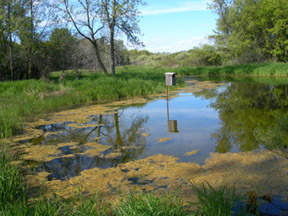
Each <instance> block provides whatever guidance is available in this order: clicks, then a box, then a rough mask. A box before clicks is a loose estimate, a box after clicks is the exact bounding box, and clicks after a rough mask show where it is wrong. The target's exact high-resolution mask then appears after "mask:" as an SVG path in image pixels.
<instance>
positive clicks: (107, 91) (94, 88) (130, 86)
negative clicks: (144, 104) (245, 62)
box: [0, 72, 184, 137]
mask: <svg viewBox="0 0 288 216" xmlns="http://www.w3.org/2000/svg"><path fill="white" fill-rule="evenodd" d="M58 75H59V74H58ZM58 75H57V73H54V74H52V78H51V80H50V81H48V82H44V81H41V80H24V81H16V82H2V83H0V100H1V103H0V132H1V133H2V134H3V135H4V136H5V137H8V136H11V135H13V134H15V132H17V129H19V128H20V127H21V125H22V124H23V123H25V121H27V120H30V117H35V115H39V114H47V113H49V112H51V111H57V110H60V109H65V108H68V107H72V106H74V105H81V104H86V103H92V102H106V101H113V100H120V99H127V98H135V97H144V96H148V95H150V94H155V93H160V92H165V77H164V74H162V73H156V74H154V73H150V74H145V73H137V74H133V73H127V72H126V73H120V74H118V75H117V76H116V77H112V76H105V75H103V74H89V73H87V74H83V76H82V78H81V79H80V80H75V79H74V78H73V77H74V75H73V73H70V74H68V75H67V76H66V77H65V79H64V80H63V82H60V81H59V79H58V78H59V77H58ZM183 85H184V84H183V81H181V80H179V81H178V87H179V86H183Z"/></svg>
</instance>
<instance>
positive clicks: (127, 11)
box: [101, 0, 145, 75]
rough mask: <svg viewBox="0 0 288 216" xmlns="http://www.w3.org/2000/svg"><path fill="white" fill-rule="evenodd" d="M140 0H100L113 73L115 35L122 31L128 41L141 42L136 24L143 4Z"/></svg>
mask: <svg viewBox="0 0 288 216" xmlns="http://www.w3.org/2000/svg"><path fill="white" fill-rule="evenodd" d="M144 4H145V3H144V2H143V1H142V0H101V15H102V22H103V23H104V25H105V26H106V27H108V29H109V42H110V55H111V61H112V64H111V71H112V74H113V75H115V66H116V65H115V35H116V33H117V32H122V33H124V34H125V35H126V36H127V39H128V41H129V42H131V43H133V44H137V45H139V44H141V43H140V41H139V38H138V37H137V35H138V34H140V29H139V26H138V22H139V20H138V15H139V10H138V6H139V5H144Z"/></svg>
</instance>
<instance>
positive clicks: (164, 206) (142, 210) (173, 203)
mask: <svg viewBox="0 0 288 216" xmlns="http://www.w3.org/2000/svg"><path fill="white" fill-rule="evenodd" d="M114 214H115V215H116V216H126V215H131V216H134V215H135V216H137V215H143V216H166V215H169V216H182V215H183V216H184V215H192V213H191V212H190V213H189V212H187V210H186V209H185V208H184V207H183V203H182V202H181V200H180V199H179V198H177V194H162V195H158V196H157V195H156V194H154V193H151V194H149V193H144V194H143V193H136V194H130V195H129V196H128V197H127V198H124V199H122V200H121V201H120V204H119V205H117V206H115V207H114Z"/></svg>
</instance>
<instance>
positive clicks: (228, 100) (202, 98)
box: [22, 78, 288, 180]
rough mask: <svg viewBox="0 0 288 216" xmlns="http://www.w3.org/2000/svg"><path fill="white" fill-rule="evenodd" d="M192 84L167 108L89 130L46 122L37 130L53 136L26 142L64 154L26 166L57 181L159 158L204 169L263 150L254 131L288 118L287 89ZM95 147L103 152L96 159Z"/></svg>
mask: <svg viewBox="0 0 288 216" xmlns="http://www.w3.org/2000/svg"><path fill="white" fill-rule="evenodd" d="M187 80H189V83H190V84H189V85H190V87H188V88H186V89H183V90H180V91H179V92H177V93H171V95H170V98H169V99H168V100H167V99H166V98H165V97H156V98H153V100H151V101H149V100H148V102H145V103H140V104H134V105H130V106H129V105H125V106H120V107H119V106H113V105H109V104H108V106H110V108H109V109H110V110H109V111H108V112H104V113H103V112H101V113H100V114H97V112H96V114H92V115H90V114H87V116H86V120H85V119H84V120H82V122H81V121H80V122H79V121H77V120H74V119H73V117H72V118H70V120H69V121H66V122H65V121H64V122H60V123H59V122H58V123H57V122H56V123H53V121H50V122H49V120H50V119H46V120H47V121H48V122H49V123H44V124H43V125H41V123H40V125H37V129H41V130H43V131H44V133H45V134H46V135H45V134H44V135H41V136H39V137H36V138H33V139H29V140H22V142H24V143H25V142H28V143H29V144H30V145H31V146H32V148H35V146H41V147H43V146H49V147H50V146H53V145H54V146H55V145H58V144H59V143H64V145H62V146H60V147H59V146H58V148H57V152H56V153H55V152H52V153H51V152H50V153H49V152H48V153H47V154H48V155H51V154H52V155H53V154H56V155H55V157H52V158H51V160H50V159H48V160H44V161H41V159H40V160H36V161H34V160H33V156H32V158H29V160H28V159H27V163H34V164H35V163H36V164H38V165H37V167H38V168H37V170H38V171H43V170H45V171H47V172H49V173H51V175H50V176H49V179H50V180H51V179H61V180H63V179H67V178H70V177H73V176H77V175H79V174H80V173H81V171H83V170H85V169H91V168H94V167H99V168H109V167H115V166H117V165H118V164H120V163H125V162H128V161H132V160H137V159H142V158H146V157H148V156H152V155H156V154H164V155H173V156H176V157H178V158H179V162H196V163H199V164H204V162H205V160H206V159H207V158H208V157H209V156H210V153H212V152H219V153H226V152H242V151H258V150H259V149H264V148H265V147H264V146H263V145H262V143H261V142H259V141H258V140H257V138H256V137H255V130H257V129H259V128H261V129H262V130H267V129H268V128H269V127H271V126H273V125H275V121H276V120H275V119H276V118H277V117H279V116H282V115H284V114H285V112H286V111H287V109H286V108H287V107H288V98H287V96H288V94H287V93H288V86H286V85H271V84H259V83H257V82H255V81H251V80H250V81H247V80H246V81H245V80H244V81H241V82H235V81H232V82H231V81H229V82H228V81H221V82H215V83H213V82H208V83H207V82H206V87H204V88H203V89H201V88H200V89H199V88H198V89H197V90H195V86H197V85H199V83H201V82H197V81H196V79H191V78H189V79H187ZM204 83H205V82H204ZM204 86H205V85H204ZM191 89H192V90H191ZM88 109H89V108H88ZM56 116H57V114H56ZM59 116H61V114H59ZM74 117H75V118H77V113H75V114H74ZM52 120H53V118H52ZM65 143H66V144H65ZM87 143H89V145H86V144H87ZM97 143H98V144H99V143H101V144H102V145H100V146H97ZM93 145H94V146H93ZM103 145H104V146H103ZM94 147H95V148H96V149H97V148H98V150H97V151H96V152H94V153H93V151H92V152H91V149H93V148H94ZM95 148H94V149H95ZM35 151H36V152H39V151H42V150H41V149H38V150H37V148H36V149H34V150H33V151H32V153H33V152H35ZM86 153H87V154H86Z"/></svg>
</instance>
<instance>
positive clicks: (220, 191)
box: [191, 182, 246, 216]
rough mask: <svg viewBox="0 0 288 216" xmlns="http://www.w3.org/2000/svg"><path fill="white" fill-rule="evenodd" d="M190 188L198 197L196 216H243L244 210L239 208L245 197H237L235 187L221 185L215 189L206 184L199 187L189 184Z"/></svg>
mask: <svg viewBox="0 0 288 216" xmlns="http://www.w3.org/2000/svg"><path fill="white" fill-rule="evenodd" d="M191 186H192V188H193V190H194V192H195V193H196V195H197V197H198V203H197V206H198V208H197V211H196V215H201V216H230V215H245V212H246V209H245V208H244V209H242V208H241V203H242V202H243V201H244V198H245V197H244V196H240V195H238V194H237V193H236V190H235V187H229V186H228V185H222V186H219V187H217V188H216V187H213V186H212V185H210V184H209V183H208V182H207V183H202V184H201V185H200V186H198V185H196V184H195V183H193V182H191Z"/></svg>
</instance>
